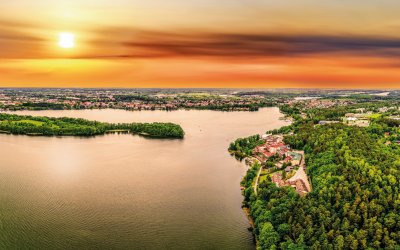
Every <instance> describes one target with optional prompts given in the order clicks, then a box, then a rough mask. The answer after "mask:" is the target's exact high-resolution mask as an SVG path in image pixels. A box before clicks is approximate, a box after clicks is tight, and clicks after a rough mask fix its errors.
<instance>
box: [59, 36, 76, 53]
mask: <svg viewBox="0 0 400 250" xmlns="http://www.w3.org/2000/svg"><path fill="white" fill-rule="evenodd" d="M58 46H60V47H61V48H64V49H69V48H73V47H74V46H75V35H74V34H72V33H68V32H61V33H60V34H58Z"/></svg>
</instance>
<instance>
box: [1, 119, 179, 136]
mask: <svg viewBox="0 0 400 250" xmlns="http://www.w3.org/2000/svg"><path fill="white" fill-rule="evenodd" d="M0 132H1V133H8V134H21V135H43V136H94V135H102V134H105V133H110V132H128V133H132V134H139V135H143V136H148V137H154V138H178V139H181V138H183V137H184V135H185V132H184V131H183V129H182V127H181V126H180V125H178V124H173V123H159V122H155V123H106V122H98V121H89V120H85V119H77V118H67V117H61V118H51V117H35V116H22V115H14V114H4V113H0Z"/></svg>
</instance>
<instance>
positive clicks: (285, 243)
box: [229, 107, 400, 249]
mask: <svg viewBox="0 0 400 250" xmlns="http://www.w3.org/2000/svg"><path fill="white" fill-rule="evenodd" d="M341 109H343V108H342V107H339V108H337V109H335V110H327V109H325V110H307V111H305V112H307V113H306V116H305V118H304V119H302V118H301V117H300V116H299V118H298V119H296V120H295V122H294V123H293V124H292V125H290V126H287V127H283V128H281V129H279V130H275V131H268V133H272V134H282V135H283V136H284V144H285V145H289V146H290V148H291V149H294V150H296V149H297V150H304V152H305V161H306V165H307V170H306V172H307V175H308V176H309V179H310V181H311V184H312V191H311V192H309V193H307V194H303V195H299V194H298V193H297V192H296V188H293V187H292V186H290V185H289V186H287V185H286V186H282V185H280V183H282V182H280V180H279V179H278V180H276V179H274V174H275V173H280V172H282V176H283V177H282V178H284V175H287V174H290V173H291V171H290V168H291V166H288V167H286V168H285V166H286V165H283V166H280V165H278V164H276V163H275V159H274V158H276V157H278V156H276V157H275V156H271V157H269V158H268V160H267V161H265V162H258V161H257V162H256V161H253V162H254V163H251V167H250V168H249V170H248V172H247V174H246V176H245V177H244V179H243V181H242V183H241V184H242V187H243V195H244V202H243V207H244V208H246V210H248V212H249V216H250V217H251V219H252V221H253V222H254V223H253V233H254V235H255V238H256V241H257V247H258V248H259V249H399V246H400V185H399V183H400V141H399V138H400V127H399V125H400V124H399V123H400V120H399V119H397V117H398V111H397V110H398V109H397V108H396V109H392V110H394V111H393V112H392V111H388V112H384V113H380V114H379V115H374V114H372V115H370V114H368V115H369V116H370V117H371V118H370V125H369V126H367V127H366V126H363V127H359V126H356V125H353V126H350V125H348V124H345V123H344V122H340V119H339V118H340V117H342V116H345V113H346V112H351V111H353V110H352V107H347V108H346V110H345V111H344V112H339V111H340V110H341ZM314 111H315V112H314ZM310 117H312V118H310ZM316 117H318V119H316ZM328 118H330V119H331V120H333V119H336V120H337V121H333V122H331V121H330V122H326V121H324V122H321V120H324V119H328ZM314 119H316V120H314ZM264 143H265V142H264V141H263V140H262V139H261V137H260V136H258V135H256V136H251V137H248V138H241V139H238V140H236V141H235V142H233V143H232V144H231V146H230V148H229V150H230V152H231V153H232V154H233V155H235V156H236V157H237V158H238V159H243V158H248V159H253V158H254V157H256V152H257V151H255V149H257V147H259V145H262V144H264ZM278 158H279V157H278ZM247 161H248V162H252V161H250V160H247ZM260 169H261V171H260ZM288 169H289V170H288ZM285 171H286V172H285ZM264 172H265V173H266V174H265V175H264V174H263V173H264ZM259 173H261V174H259ZM257 180H258V181H257ZM255 191H257V192H255Z"/></svg>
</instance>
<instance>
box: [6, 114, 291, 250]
mask: <svg viewBox="0 0 400 250" xmlns="http://www.w3.org/2000/svg"><path fill="white" fill-rule="evenodd" d="M17 114H30V115H41V116H55V117H59V116H68V117H79V118H86V119H90V120H98V121H105V122H153V121H159V122H174V123H179V124H181V126H182V127H183V129H184V130H185V132H186V136H185V139H184V140H158V139H146V138H143V137H140V136H133V135H127V134H119V135H118V134H108V135H104V136H97V137H92V138H79V137H63V138H60V137H30V136H13V135H4V134H2V135H0V159H1V160H0V179H1V181H0V248H1V249H3V248H4V249H24V248H31V249H254V244H253V239H252V235H251V233H249V232H248V231H247V227H249V223H248V221H247V218H246V216H245V214H244V213H243V211H242V210H241V202H242V196H241V193H240V187H239V182H240V180H241V178H242V176H243V175H244V173H245V171H246V167H245V166H244V164H242V163H240V162H237V161H236V160H235V159H234V158H233V157H231V156H230V155H229V154H228V152H227V147H228V145H229V143H230V142H231V141H232V140H234V139H235V138H237V137H243V136H248V135H252V134H256V133H263V132H265V131H266V130H268V129H274V128H279V127H280V126H282V125H285V124H286V122H285V121H282V120H279V119H278V118H279V117H280V116H281V114H280V113H279V111H278V109H277V108H265V109H261V110H260V111H259V112H252V113H250V112H217V111H184V110H181V111H173V112H164V111H141V112H127V111H123V110H73V111H21V112H17Z"/></svg>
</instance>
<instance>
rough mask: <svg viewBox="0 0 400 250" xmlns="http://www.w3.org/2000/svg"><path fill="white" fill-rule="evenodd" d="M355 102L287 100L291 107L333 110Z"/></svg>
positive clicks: (309, 99) (311, 99) (305, 99)
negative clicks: (301, 106) (299, 105)
mask: <svg viewBox="0 0 400 250" xmlns="http://www.w3.org/2000/svg"><path fill="white" fill-rule="evenodd" d="M353 103H354V102H353V101H350V100H345V99H321V98H317V97H316V98H295V99H290V100H287V104H288V105H290V106H293V105H297V104H302V105H304V106H305V107H307V108H332V107H336V106H347V105H350V104H353Z"/></svg>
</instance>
